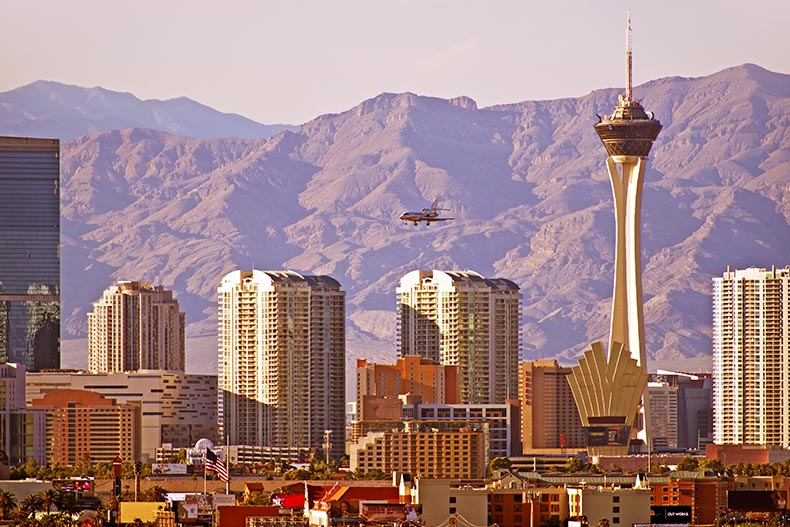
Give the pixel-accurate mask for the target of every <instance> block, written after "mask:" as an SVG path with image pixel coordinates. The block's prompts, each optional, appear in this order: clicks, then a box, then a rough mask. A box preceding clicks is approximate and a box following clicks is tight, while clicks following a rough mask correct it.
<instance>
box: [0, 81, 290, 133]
mask: <svg viewBox="0 0 790 527" xmlns="http://www.w3.org/2000/svg"><path fill="white" fill-rule="evenodd" d="M123 128H150V129H152V130H159V131H161V132H167V133H170V134H175V135H182V136H188V137H200V138H211V137H241V138H262V139H265V138H268V137H271V136H273V135H275V134H277V133H279V132H281V131H283V130H290V129H294V127H293V126H287V125H279V124H275V125H266V124H261V123H258V122H255V121H253V120H250V119H247V118H246V117H242V116H241V115H236V114H230V113H222V112H218V111H216V110H214V109H212V108H209V107H208V106H205V105H203V104H200V103H198V102H195V101H193V100H191V99H188V98H186V97H179V98H177V99H170V100H167V101H159V100H146V101H141V100H140V99H138V98H137V97H135V96H134V95H132V94H131V93H121V92H116V91H111V90H106V89H104V88H99V87H96V88H82V87H79V86H70V85H68V84H61V83H58V82H51V81H37V82H34V83H32V84H28V85H26V86H22V87H19V88H16V89H15V90H11V91H7V92H4V93H0V135H20V136H30V137H57V138H59V139H60V140H61V141H68V140H71V139H74V138H76V137H79V136H81V135H85V134H90V133H93V132H98V131H101V130H116V129H123Z"/></svg>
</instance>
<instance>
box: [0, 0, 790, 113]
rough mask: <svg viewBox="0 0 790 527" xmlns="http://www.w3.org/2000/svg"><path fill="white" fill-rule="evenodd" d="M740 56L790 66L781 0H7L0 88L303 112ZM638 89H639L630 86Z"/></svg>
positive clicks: (0, 18)
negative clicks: (628, 57)
mask: <svg viewBox="0 0 790 527" xmlns="http://www.w3.org/2000/svg"><path fill="white" fill-rule="evenodd" d="M628 9H631V16H632V27H633V49H634V84H635V85H638V84H640V83H643V82H646V81H649V80H653V79H656V78H661V77H667V76H675V75H679V76H683V77H699V76H704V75H709V74H711V73H715V72H717V71H720V70H722V69H725V68H728V67H731V66H736V65H740V64H743V63H747V62H750V63H754V64H758V65H760V66H762V67H764V68H766V69H769V70H772V71H776V72H781V73H790V29H788V26H790V1H788V0H765V1H763V0H752V1H750V2H747V1H743V0H685V1H680V0H661V1H655V0H653V1H647V0H641V1H635V0H632V1H622V0H599V1H593V0H555V1H549V2H546V1H542V2H538V1H533V0H499V1H497V0H488V1H461V0H347V1H341V0H314V1H313V0H309V1H308V0H304V1H301V0H272V1H270V0H258V1H237V0H223V1H222V2H218V1H216V0H213V1H204V0H189V1H187V0H134V1H129V2H117V1H109V2H108V1H107V0H69V1H68V2H61V1H55V0H50V1H41V0H25V1H15V2H14V1H7V2H2V5H0V92H3V91H7V90H11V89H14V88H16V87H19V86H22V85H25V84H28V83H30V82H33V81H36V80H52V81H58V82H62V83H66V84H75V85H79V86H85V87H92V86H102V87H104V88H107V89H110V90H116V91H124V92H131V93H133V94H134V95H136V96H137V97H139V98H141V99H170V98H175V97H181V96H186V97H189V98H191V99H194V100H196V101H198V102H201V103H203V104H206V105H208V106H211V107H213V108H215V109H217V110H220V111H223V112H232V113H238V114H241V115H244V116H246V117H249V118H251V119H254V120H256V121H260V122H263V123H267V124H274V123H287V124H301V123H303V122H306V121H308V120H310V119H313V118H315V117H317V116H319V115H322V114H326V113H337V112H341V111H344V110H347V109H349V108H352V107H354V106H356V105H357V104H359V103H360V102H362V101H364V100H366V99H369V98H371V97H375V96H376V95H378V94H379V93H382V92H406V91H409V92H413V93H417V94H420V95H430V96H436V97H442V98H450V97H456V96H459V95H466V96H469V97H471V98H472V99H474V100H475V101H477V103H478V106H480V107H484V106H490V105H494V104H502V103H510V102H518V101H524V100H541V99H558V98H563V97H578V96H582V95H585V94H587V93H589V92H591V91H592V90H595V89H598V88H607V87H615V86H616V87H621V86H623V85H624V83H625V81H624V79H625V66H624V64H625V60H624V49H625V20H626V13H627V10H628ZM636 96H637V97H638V92H637V93H636Z"/></svg>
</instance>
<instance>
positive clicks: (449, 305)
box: [396, 270, 522, 404]
mask: <svg viewBox="0 0 790 527" xmlns="http://www.w3.org/2000/svg"><path fill="white" fill-rule="evenodd" d="M396 295H397V297H398V335H399V347H398V352H399V356H401V357H406V356H409V355H417V356H420V357H425V358H427V359H431V360H433V361H436V362H438V363H440V364H444V365H451V366H457V367H458V387H459V394H460V402H461V403H463V404H502V403H504V402H505V401H507V400H509V399H516V398H517V395H516V394H517V389H518V357H519V352H520V350H521V341H520V325H519V323H520V310H521V299H522V295H521V293H520V291H519V287H518V286H517V285H516V284H515V283H513V282H512V281H510V280H507V279H504V278H484V277H483V276H481V275H480V274H478V273H475V272H474V271H437V270H434V271H412V272H410V273H408V274H406V275H405V276H403V278H401V280H400V285H399V286H398V288H397V289H396Z"/></svg>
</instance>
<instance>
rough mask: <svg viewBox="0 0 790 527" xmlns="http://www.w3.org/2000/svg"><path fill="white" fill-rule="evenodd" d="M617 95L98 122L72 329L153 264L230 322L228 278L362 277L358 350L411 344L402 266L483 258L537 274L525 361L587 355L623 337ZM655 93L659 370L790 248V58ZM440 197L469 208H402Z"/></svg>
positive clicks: (66, 248) (87, 161)
mask: <svg viewBox="0 0 790 527" xmlns="http://www.w3.org/2000/svg"><path fill="white" fill-rule="evenodd" d="M617 94H618V90H616V89H604V90H598V91H595V92H593V93H591V94H589V95H587V96H584V97H579V98H575V99H562V100H552V101H528V102H523V103H518V104H508V105H501V106H496V107H490V108H477V107H476V105H475V103H474V101H472V100H470V99H468V98H463V97H462V98H458V99H452V100H443V99H437V98H431V97H420V96H417V95H414V94H411V93H403V94H388V93H385V94H381V95H379V96H377V97H374V98H372V99H369V100H367V101H364V102H362V103H361V104H359V105H358V106H356V107H354V108H351V109H350V110H348V111H346V112H343V113H341V114H336V115H324V116H321V117H318V118H316V119H314V120H313V121H310V122H308V123H306V124H304V125H302V126H301V128H299V129H298V130H296V131H286V132H283V133H281V134H279V135H277V136H275V137H273V138H271V139H269V140H244V139H208V140H203V139H188V138H183V137H176V136H173V135H168V134H165V133H162V132H156V131H152V130H143V129H124V130H113V131H105V132H99V133H95V134H91V135H87V136H82V137H79V138H77V139H75V140H73V141H71V142H68V143H66V144H64V145H63V156H62V172H63V189H62V196H63V198H62V201H63V217H64V220H63V227H62V228H63V279H62V280H63V302H64V306H63V308H64V311H63V314H64V331H65V332H66V334H67V335H72V336H79V335H83V334H84V333H85V322H86V316H85V313H86V311H88V310H90V308H91V305H90V303H91V302H92V301H94V300H95V299H97V298H98V297H99V295H100V292H101V290H102V289H103V288H104V287H106V286H107V285H108V284H109V283H110V282H112V281H113V280H116V279H135V280H136V279H141V280H152V281H155V282H156V283H161V284H164V285H165V286H167V287H170V288H173V289H174V290H175V291H176V293H177V297H178V299H179V301H180V302H181V305H182V308H183V309H184V310H185V311H186V312H187V320H188V324H189V329H188V331H189V334H190V335H191V336H206V335H211V334H212V333H213V332H215V323H216V322H215V320H216V318H215V317H216V313H215V310H216V308H215V291H216V286H217V284H218V282H219V279H220V277H221V276H222V275H223V274H224V273H227V272H229V271H231V270H233V269H235V268H239V267H241V268H250V267H252V266H255V267H256V268H259V269H282V268H289V269H294V270H297V271H301V272H306V273H321V274H331V275H332V276H334V277H336V278H337V279H338V280H340V282H341V283H342V284H343V286H344V288H345V289H346V291H348V321H349V322H348V328H349V331H348V340H349V347H350V349H351V354H350V355H351V357H352V358H353V357H354V356H367V357H371V358H376V359H378V360H389V359H391V358H393V357H394V355H395V347H394V338H395V315H394V312H395V287H396V285H397V282H398V279H399V278H400V277H401V276H402V275H403V274H405V273H406V272H408V271H410V270H413V269H417V268H423V269H430V268H438V269H473V270H476V271H478V272H480V273H482V274H484V275H488V276H500V277H507V278H510V279H512V280H514V281H515V282H516V283H518V284H520V285H521V287H522V292H523V295H524V310H523V344H524V346H523V347H524V353H523V357H524V358H529V359H532V358H538V357H557V358H558V359H559V360H560V361H561V362H564V363H571V362H573V361H575V358H577V357H578V355H579V353H580V351H581V350H582V349H583V347H584V346H586V345H587V343H588V342H590V341H592V340H596V339H602V338H605V337H606V334H607V333H608V319H609V310H610V297H611V291H612V285H611V284H612V266H613V245H614V218H613V209H612V196H611V189H610V186H609V183H608V176H607V174H606V170H605V167H604V159H605V151H604V149H603V146H602V145H601V143H600V141H599V140H598V138H597V136H596V135H595V132H594V130H593V128H592V125H593V124H594V123H595V122H596V120H597V119H596V117H595V114H596V113H600V114H604V113H609V112H611V110H612V107H613V105H614V103H615V101H616V99H617ZM635 94H636V96H637V97H639V98H640V99H642V101H643V104H644V105H645V107H646V108H647V109H649V110H652V111H653V112H655V115H656V117H657V118H658V119H659V120H660V121H661V122H662V123H663V125H664V129H663V131H662V133H661V135H660V136H659V138H658V141H657V142H656V144H655V146H654V148H653V151H652V153H651V159H650V166H649V167H648V172H647V175H646V183H645V191H644V202H643V215H642V217H643V258H642V262H643V267H644V276H643V280H644V298H645V317H646V338H647V348H648V354H649V356H650V358H651V361H652V362H651V364H650V367H651V369H652V368H655V367H672V368H682V369H695V368H705V369H708V368H709V367H710V365H709V356H710V353H711V350H710V325H711V307H710V303H711V298H710V291H711V278H712V277H713V276H715V275H719V274H721V273H722V272H723V271H724V270H725V269H726V267H727V265H731V266H733V267H744V266H749V265H756V266H768V267H770V266H771V265H777V266H786V265H790V132H788V125H790V75H784V74H778V73H772V72H769V71H766V70H764V69H762V68H760V67H757V66H754V65H743V66H738V67H734V68H731V69H728V70H724V71H721V72H719V73H716V74H713V75H710V76H707V77H703V78H695V79H687V78H666V79H659V80H656V81H652V82H650V83H647V84H645V85H643V86H639V87H637V88H636V89H635ZM434 197H439V198H441V199H442V206H443V207H448V208H450V209H452V213H451V214H452V216H453V217H455V218H456V220H455V221H453V222H448V223H446V224H440V225H436V224H435V225H431V226H429V227H425V226H419V227H414V226H412V225H403V224H402V223H400V222H399V221H397V216H398V214H399V213H400V212H402V211H403V210H407V209H409V210H414V209H415V208H420V207H422V206H425V204H426V203H428V202H430V201H431V200H432V199H433V198H434ZM207 354H208V355H210V353H208V352H201V354H200V355H201V356H193V357H192V358H191V359H190V360H192V361H201V360H215V357H209V356H208V355H207ZM681 361H682V362H681Z"/></svg>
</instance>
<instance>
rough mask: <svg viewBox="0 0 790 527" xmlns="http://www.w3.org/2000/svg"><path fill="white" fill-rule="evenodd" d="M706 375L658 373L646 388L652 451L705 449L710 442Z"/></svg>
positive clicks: (709, 415) (708, 393) (709, 393)
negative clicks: (648, 401)
mask: <svg viewBox="0 0 790 527" xmlns="http://www.w3.org/2000/svg"><path fill="white" fill-rule="evenodd" d="M711 387H712V378H711V375H710V374H709V373H706V374H689V373H679V372H671V371H663V370H659V371H658V373H657V374H654V375H651V382H649V383H648V385H647V392H646V393H647V397H649V398H650V421H651V425H650V429H651V430H652V432H653V440H652V450H653V451H654V452H655V451H657V450H661V449H670V450H674V449H684V450H685V449H694V450H699V449H704V448H705V445H706V444H708V443H710V442H711V441H712V439H713V436H712V428H711Z"/></svg>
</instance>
